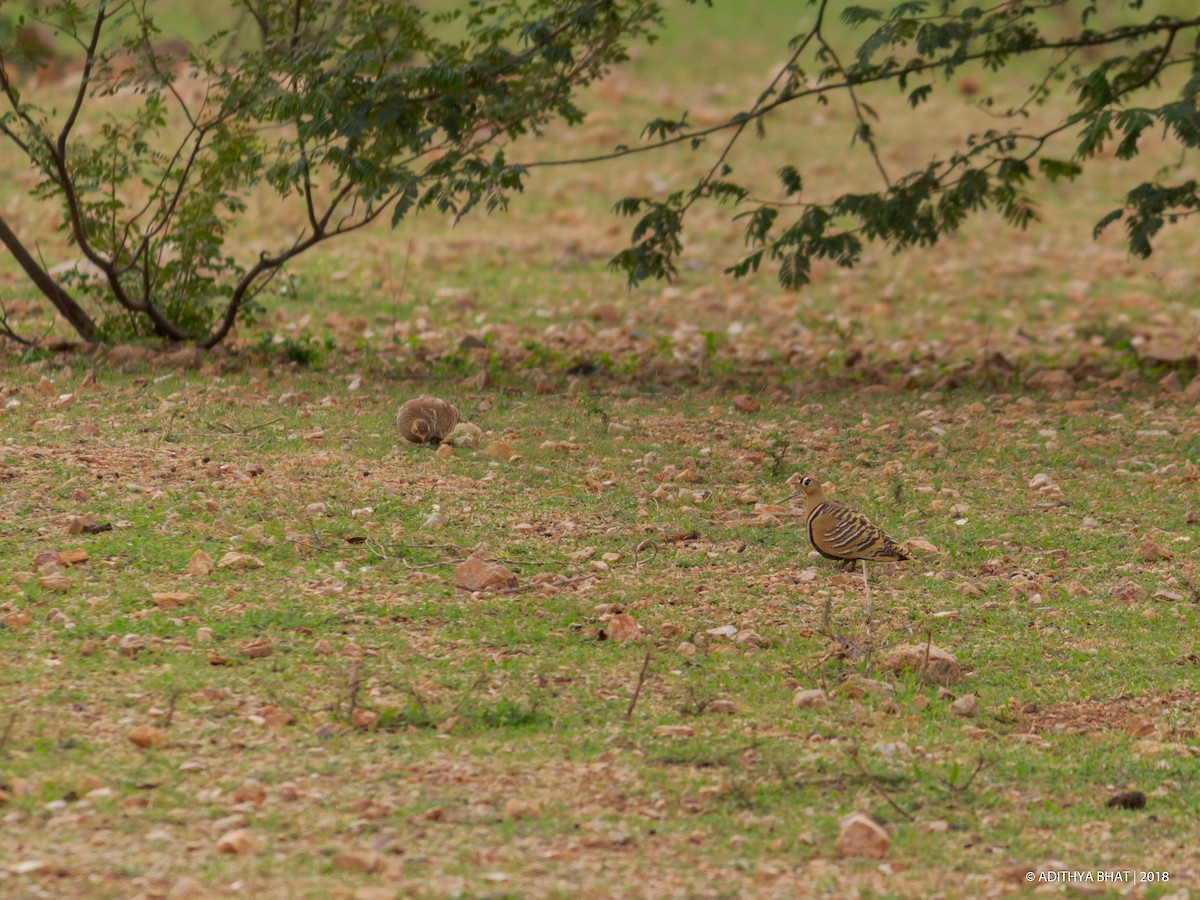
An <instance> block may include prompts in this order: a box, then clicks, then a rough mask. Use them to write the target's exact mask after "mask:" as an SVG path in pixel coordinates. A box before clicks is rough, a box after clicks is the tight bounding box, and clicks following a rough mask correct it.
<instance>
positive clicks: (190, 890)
mask: <svg viewBox="0 0 1200 900" xmlns="http://www.w3.org/2000/svg"><path fill="white" fill-rule="evenodd" d="M204 894H205V890H204V884H203V883H202V882H199V881H197V880H196V879H195V878H192V877H191V876H189V875H184V876H183V877H182V878H180V879H179V880H178V881H176V882H175V883H174V884H173V885H171V889H170V890H169V891H167V900H193V898H196V897H203V896H204Z"/></svg>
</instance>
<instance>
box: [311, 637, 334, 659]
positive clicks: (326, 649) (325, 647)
mask: <svg viewBox="0 0 1200 900" xmlns="http://www.w3.org/2000/svg"><path fill="white" fill-rule="evenodd" d="M313 653H314V654H315V655H317V656H329V655H330V654H331V653H333V644H331V643H329V641H327V640H325V638H321V639H320V640H319V641H317V642H316V643H315V644H313Z"/></svg>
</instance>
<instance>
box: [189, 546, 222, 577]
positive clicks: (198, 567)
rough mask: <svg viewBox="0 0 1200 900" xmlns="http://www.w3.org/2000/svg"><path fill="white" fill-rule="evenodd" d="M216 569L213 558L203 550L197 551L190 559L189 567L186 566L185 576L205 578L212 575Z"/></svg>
mask: <svg viewBox="0 0 1200 900" xmlns="http://www.w3.org/2000/svg"><path fill="white" fill-rule="evenodd" d="M214 568H215V566H214V565H213V561H212V557H211V556H209V555H208V554H207V553H205V552H204V551H203V550H197V551H196V552H195V553H193V554H192V555H191V558H190V559H188V563H187V565H186V566H184V569H183V574H184V575H198V576H200V577H204V576H205V575H211V574H212V571H213V569H214Z"/></svg>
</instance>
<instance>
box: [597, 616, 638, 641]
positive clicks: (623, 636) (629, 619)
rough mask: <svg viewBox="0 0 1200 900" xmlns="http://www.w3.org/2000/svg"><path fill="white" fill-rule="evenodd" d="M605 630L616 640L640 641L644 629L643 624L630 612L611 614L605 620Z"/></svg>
mask: <svg viewBox="0 0 1200 900" xmlns="http://www.w3.org/2000/svg"><path fill="white" fill-rule="evenodd" d="M604 630H605V632H607V634H608V636H609V638H610V639H611V640H614V641H639V640H641V638H642V634H643V631H644V629H643V628H642V626H641V625H639V624H638V623H637V621H636V620H635V619H634V618H633V616H631V615H629V614H628V613H618V614H617V615H615V616H609V617H608V619H607V620H606V621H605V622H604Z"/></svg>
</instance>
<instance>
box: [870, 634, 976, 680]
mask: <svg viewBox="0 0 1200 900" xmlns="http://www.w3.org/2000/svg"><path fill="white" fill-rule="evenodd" d="M926 652H928V654H929V658H928V660H926V658H925V655H926ZM880 666H881V667H882V668H883V669H884V671H886V672H897V673H899V672H903V671H905V670H906V669H913V670H914V671H916V672H919V673H920V674H921V680H922V681H924V682H925V683H926V684H940V685H942V686H943V687H949V686H950V685H952V684H954V683H956V682H957V681H958V680H959V679H960V678H962V667H961V666H960V665H959V664H958V660H957V659H955V658H954V654H952V653H950V652H949V651H947V650H943V649H942V648H941V647H938V646H936V645H934V644H928V645H926V644H901V645H900V646H899V647H895V648H893V649H892V650H890V651H889V652H888V654H887V656H885V657H884V658H883V660H882V661H881V662H880Z"/></svg>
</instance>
